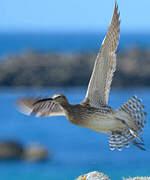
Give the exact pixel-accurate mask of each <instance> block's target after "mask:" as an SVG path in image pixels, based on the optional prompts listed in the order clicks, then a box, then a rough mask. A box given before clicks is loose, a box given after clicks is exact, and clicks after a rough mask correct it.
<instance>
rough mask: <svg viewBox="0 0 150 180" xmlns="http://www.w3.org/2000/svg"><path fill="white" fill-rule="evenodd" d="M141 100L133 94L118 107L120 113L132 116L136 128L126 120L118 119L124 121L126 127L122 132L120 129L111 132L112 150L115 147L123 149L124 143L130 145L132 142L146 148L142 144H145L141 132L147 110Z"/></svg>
mask: <svg viewBox="0 0 150 180" xmlns="http://www.w3.org/2000/svg"><path fill="white" fill-rule="evenodd" d="M141 102H142V100H141V99H138V98H137V97H136V96H133V97H131V98H130V99H129V100H128V101H127V102H126V103H124V104H123V105H122V106H120V108H119V109H118V111H119V112H120V113H127V114H128V115H129V116H130V117H131V121H132V123H133V124H134V128H133V127H132V128H131V127H130V126H129V125H128V124H127V122H126V121H124V120H121V119H118V120H120V121H122V123H124V125H125V126H126V128H125V130H124V131H122V132H121V131H120V132H119V131H118V132H112V133H111V134H110V137H109V145H110V149H111V150H114V149H115V148H117V149H118V150H121V149H122V146H123V145H124V146H126V147H128V146H129V144H130V142H132V144H133V145H135V146H137V147H138V148H140V149H142V150H145V149H144V148H143V147H142V145H144V144H143V140H142V138H141V137H140V136H139V134H140V133H141V132H142V131H143V128H144V124H145V123H146V121H145V120H144V116H145V115H146V112H144V108H145V107H144V106H143V105H142V104H141ZM136 139H138V140H139V141H140V142H138V141H137V140H136Z"/></svg>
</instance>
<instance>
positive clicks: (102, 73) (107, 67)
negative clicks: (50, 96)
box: [86, 3, 120, 107]
mask: <svg viewBox="0 0 150 180" xmlns="http://www.w3.org/2000/svg"><path fill="white" fill-rule="evenodd" d="M119 16H120V13H118V6H117V4H116V3H115V8H114V13H113V16H112V20H111V23H110V26H109V28H108V31H107V34H106V36H105V38H104V40H103V43H102V45H101V48H100V51H99V53H98V56H97V58H96V61H95V65H94V69H93V72H92V76H91V79H90V82H89V85H88V90H87V94H86V99H88V100H89V104H90V105H91V106H94V107H99V106H101V105H106V104H107V103H108V97H109V91H110V85H111V81H112V77H113V73H114V71H115V69H116V54H115V52H116V50H117V47H118V42H119V37H120V20H119Z"/></svg>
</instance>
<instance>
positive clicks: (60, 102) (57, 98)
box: [52, 94, 68, 105]
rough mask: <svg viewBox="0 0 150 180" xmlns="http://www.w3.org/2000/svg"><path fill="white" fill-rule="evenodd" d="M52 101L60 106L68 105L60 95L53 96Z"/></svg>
mask: <svg viewBox="0 0 150 180" xmlns="http://www.w3.org/2000/svg"><path fill="white" fill-rule="evenodd" d="M52 98H53V100H54V101H55V102H57V103H59V104H60V105H63V104H68V101H67V98H66V97H65V96H64V95H62V94H55V95H54V96H53V97H52Z"/></svg>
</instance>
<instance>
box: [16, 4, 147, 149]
mask: <svg viewBox="0 0 150 180" xmlns="http://www.w3.org/2000/svg"><path fill="white" fill-rule="evenodd" d="M119 16H120V13H119V12H118V5H117V3H115V7H114V12H113V16H112V19H111V23H110V25H109V28H108V31H107V33H106V36H105V38H104V40H103V42H102V45H101V47H100V50H99V52H98V55H97V58H96V60H95V64H94V68H93V72H92V75H91V78H90V81H89V85H88V89H87V93H86V96H85V98H84V100H83V101H82V102H80V103H79V104H76V105H72V104H70V103H69V101H68V99H67V98H66V97H65V96H64V95H61V94H57V95H54V96H53V97H52V98H22V99H19V100H18V101H17V106H18V107H19V110H20V111H21V112H23V113H24V114H28V115H35V116H42V117H49V116H66V118H67V119H68V120H69V121H70V122H71V123H73V124H75V125H78V126H82V127H85V128H89V129H92V130H95V131H97V132H100V133H106V134H108V135H109V146H110V149H111V150H114V149H118V150H122V147H123V146H125V147H129V145H130V143H132V144H133V145H135V146H136V147H138V148H140V149H141V150H145V149H144V148H143V145H144V144H143V139H142V137H141V136H140V135H139V134H140V133H141V132H142V130H143V127H144V124H145V123H146V121H145V119H144V116H145V115H146V112H144V108H145V107H144V106H143V105H142V104H141V102H142V101H141V99H138V98H137V97H136V96H133V97H131V98H130V99H129V100H128V101H127V102H125V103H124V104H123V105H121V106H120V107H119V108H118V109H116V110H115V109H113V108H112V107H110V106H109V105H108V98H109V92H110V86H111V82H112V77H113V73H114V72H115V69H116V50H117V47H118V42H119V37H120V19H119Z"/></svg>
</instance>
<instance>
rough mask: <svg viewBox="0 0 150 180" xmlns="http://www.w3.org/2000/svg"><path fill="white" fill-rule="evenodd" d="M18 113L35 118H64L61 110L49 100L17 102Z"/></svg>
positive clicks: (28, 99) (38, 99)
mask: <svg viewBox="0 0 150 180" xmlns="http://www.w3.org/2000/svg"><path fill="white" fill-rule="evenodd" d="M17 107H18V109H19V111H21V112H22V113H24V114H26V115H31V114H32V115H35V116H43V117H48V116H64V115H65V113H64V111H63V109H62V108H61V107H60V106H59V105H58V104H56V103H55V102H54V101H53V99H51V98H44V99H41V98H24V99H20V100H19V101H18V102H17Z"/></svg>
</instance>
